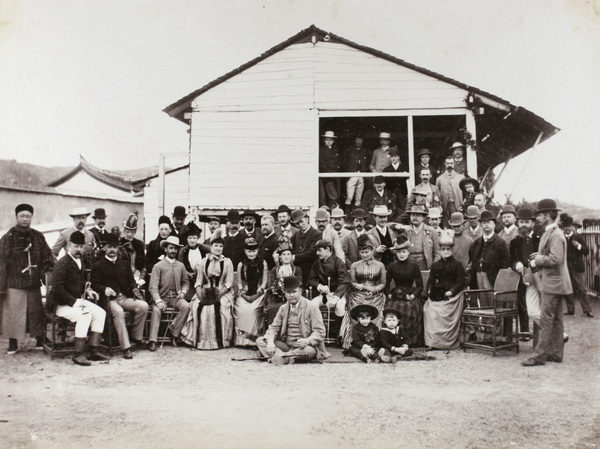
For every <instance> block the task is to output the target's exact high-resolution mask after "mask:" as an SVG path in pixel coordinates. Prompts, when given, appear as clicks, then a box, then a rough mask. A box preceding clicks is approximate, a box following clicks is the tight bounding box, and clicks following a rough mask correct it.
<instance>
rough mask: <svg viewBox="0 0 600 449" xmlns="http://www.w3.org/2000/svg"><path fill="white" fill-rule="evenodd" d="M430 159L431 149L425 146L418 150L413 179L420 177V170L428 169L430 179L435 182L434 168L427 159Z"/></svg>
mask: <svg viewBox="0 0 600 449" xmlns="http://www.w3.org/2000/svg"><path fill="white" fill-rule="evenodd" d="M430 160H431V151H429V150H428V149H427V148H423V149H421V150H419V152H418V153H417V161H418V163H417V164H415V165H416V166H415V179H421V171H422V170H425V169H428V170H429V172H430V180H431V182H432V183H433V182H435V169H434V168H433V167H432V166H431V164H430V163H429V161H430Z"/></svg>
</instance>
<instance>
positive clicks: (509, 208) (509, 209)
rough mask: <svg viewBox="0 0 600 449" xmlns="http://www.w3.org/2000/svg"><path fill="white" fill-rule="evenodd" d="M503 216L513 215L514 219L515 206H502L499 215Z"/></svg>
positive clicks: (515, 213) (515, 214)
mask: <svg viewBox="0 0 600 449" xmlns="http://www.w3.org/2000/svg"><path fill="white" fill-rule="evenodd" d="M504 214H513V215H514V216H515V217H516V216H517V211H516V210H515V206H513V205H511V204H505V205H504V206H502V209H500V215H504Z"/></svg>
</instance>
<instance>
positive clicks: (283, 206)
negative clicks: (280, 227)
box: [273, 204, 292, 218]
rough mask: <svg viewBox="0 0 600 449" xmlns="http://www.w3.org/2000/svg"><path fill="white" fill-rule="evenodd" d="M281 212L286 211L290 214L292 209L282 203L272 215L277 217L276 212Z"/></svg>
mask: <svg viewBox="0 0 600 449" xmlns="http://www.w3.org/2000/svg"><path fill="white" fill-rule="evenodd" d="M281 212H287V213H288V214H290V215H291V214H292V209H290V208H289V207H287V206H286V205H285V204H282V205H281V206H279V207H278V208H277V210H276V211H275V212H273V216H275V218H277V214H279V213H281Z"/></svg>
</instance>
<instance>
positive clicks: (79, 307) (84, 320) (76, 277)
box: [47, 231, 110, 366]
mask: <svg viewBox="0 0 600 449" xmlns="http://www.w3.org/2000/svg"><path fill="white" fill-rule="evenodd" d="M86 245H87V242H86V240H85V236H84V235H83V234H82V233H81V232H79V231H74V232H72V233H71V234H70V235H69V243H68V245H67V254H66V255H65V256H64V257H61V258H60V259H59V260H58V262H56V265H55V266H54V271H53V272H52V290H51V292H50V293H49V295H48V298H47V300H48V308H49V310H51V311H54V313H55V314H56V316H58V317H61V318H65V319H67V320H69V321H71V322H72V323H75V354H74V355H73V362H74V363H76V364H77V365H82V366H89V365H91V363H90V360H96V361H103V360H104V361H106V360H110V357H107V356H105V355H103V354H100V352H98V348H99V347H100V338H101V336H102V331H103V330H104V320H105V319H106V312H105V311H104V310H103V309H102V307H100V306H98V305H96V304H94V302H96V301H97V300H98V293H96V292H95V291H94V290H92V289H91V287H89V283H86V281H85V274H84V271H83V268H84V267H83V263H82V261H81V256H82V255H83V252H84V250H85V248H86ZM86 298H87V299H86ZM88 299H91V300H92V301H94V302H91V301H88ZM88 330H89V331H90V333H89V346H90V355H89V356H88V357H87V358H86V357H85V356H84V349H85V344H86V340H87V339H88V338H87V337H88Z"/></svg>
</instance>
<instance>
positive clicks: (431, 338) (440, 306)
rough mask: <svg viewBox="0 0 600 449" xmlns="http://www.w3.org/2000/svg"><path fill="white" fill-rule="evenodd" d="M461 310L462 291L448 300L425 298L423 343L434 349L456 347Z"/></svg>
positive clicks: (457, 344)
mask: <svg viewBox="0 0 600 449" xmlns="http://www.w3.org/2000/svg"><path fill="white" fill-rule="evenodd" d="M462 312H463V293H462V292H460V293H458V294H457V295H455V296H452V297H451V298H450V299H449V300H448V301H432V300H430V299H429V300H427V302H426V303H425V305H424V306H423V324H424V326H425V345H426V346H429V347H431V348H434V349H456V348H458V346H459V342H458V337H459V335H460V320H461V317H462Z"/></svg>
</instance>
